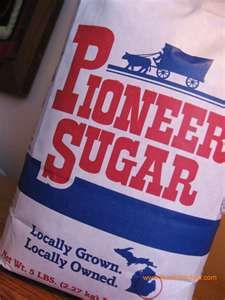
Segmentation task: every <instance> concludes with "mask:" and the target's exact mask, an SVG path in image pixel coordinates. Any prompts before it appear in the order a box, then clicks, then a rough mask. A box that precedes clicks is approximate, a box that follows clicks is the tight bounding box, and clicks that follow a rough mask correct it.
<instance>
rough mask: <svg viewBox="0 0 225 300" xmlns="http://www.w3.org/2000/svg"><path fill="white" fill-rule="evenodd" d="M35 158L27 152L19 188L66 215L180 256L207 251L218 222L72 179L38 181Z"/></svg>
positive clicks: (38, 166)
mask: <svg viewBox="0 0 225 300" xmlns="http://www.w3.org/2000/svg"><path fill="white" fill-rule="evenodd" d="M40 165H41V164H40V162H39V161H38V160H36V159H34V158H32V157H31V156H30V155H27V158H26V162H25V166H24V169H23V173H22V176H21V179H20V183H19V188H20V190H21V191H22V192H23V193H24V194H26V195H27V196H29V197H30V198H32V199H34V200H35V201H37V202H38V203H41V204H43V205H44V206H47V207H48V208H50V209H53V210H54V211H57V212H59V213H61V214H63V215H66V216H68V217H70V218H73V219H76V220H78V221H80V222H83V223H85V224H88V225H90V226H93V227H95V228H98V229H101V230H104V231H106V232H108V233H111V234H114V235H118V236H120V237H122V238H125V239H128V240H131V241H134V242H136V243H139V244H143V245H145V246H149V247H153V248H157V249H161V250H166V251H169V252H174V253H180V254H185V255H194V256H203V255H205V254H207V253H208V251H209V248H210V245H211V243H212V239H213V236H214V234H215V232H216V229H217V227H218V225H219V221H211V220H207V219H203V218H197V217H193V216H189V215H186V214H183V213H178V212H175V211H171V210H169V209H165V208H162V207H158V206H155V205H152V204H148V203H145V202H143V201H140V200H136V199H134V198H131V197H128V196H125V195H123V194H120V193H117V192H114V191H111V190H108V189H106V188H103V187H100V186H98V185H95V184H92V183H90V182H87V181H85V180H83V179H80V178H76V179H75V181H74V183H73V185H72V186H71V187H69V188H67V189H56V188H53V187H51V186H50V185H48V184H45V183H43V182H41V181H39V180H37V179H36V178H37V174H38V172H39V170H40Z"/></svg>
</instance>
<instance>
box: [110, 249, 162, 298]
mask: <svg viewBox="0 0 225 300" xmlns="http://www.w3.org/2000/svg"><path fill="white" fill-rule="evenodd" d="M131 250H133V248H131V247H129V248H125V249H114V251H115V252H116V253H117V254H119V255H120V256H122V257H123V258H125V259H126V262H127V266H128V267H129V266H131V265H133V264H135V265H139V264H140V265H144V266H145V267H144V268H142V269H141V270H138V271H136V272H135V273H134V274H133V276H132V277H131V283H130V286H129V287H128V288H127V289H126V291H128V292H130V293H134V294H136V295H138V296H139V297H141V298H142V299H144V300H150V299H155V298H156V297H158V296H159V294H160V293H161V291H162V280H161V278H160V277H159V276H157V274H156V272H155V270H154V269H155V268H157V266H156V265H154V263H153V262H152V261H150V260H149V259H148V258H142V257H136V256H134V255H133V253H132V252H131Z"/></svg>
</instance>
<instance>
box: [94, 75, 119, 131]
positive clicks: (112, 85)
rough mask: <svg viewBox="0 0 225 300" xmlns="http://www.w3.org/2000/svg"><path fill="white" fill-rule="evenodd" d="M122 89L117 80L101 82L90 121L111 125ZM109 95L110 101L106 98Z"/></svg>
mask: <svg viewBox="0 0 225 300" xmlns="http://www.w3.org/2000/svg"><path fill="white" fill-rule="evenodd" d="M123 88H124V87H123V84H122V83H121V82H119V81H117V80H105V81H104V82H103V84H102V86H101V90H100V92H99V95H98V99H97V101H96V104H95V107H94V111H93V114H92V119H93V120H94V121H95V122H97V123H100V124H104V125H110V124H112V122H113V120H114V118H115V114H116V111H117V108H118V105H119V102H120V99H121V96H122V93H123ZM109 95H111V97H110V98H111V99H109V97H107V96H109ZM104 106H105V107H104Z"/></svg>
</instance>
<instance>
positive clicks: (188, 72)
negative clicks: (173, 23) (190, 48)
mask: <svg viewBox="0 0 225 300" xmlns="http://www.w3.org/2000/svg"><path fill="white" fill-rule="evenodd" d="M150 57H152V59H150ZM122 59H125V60H127V62H128V65H127V66H126V70H131V71H135V72H136V73H139V74H147V72H150V71H151V69H152V68H155V69H156V76H157V77H158V78H160V79H163V80H166V79H167V78H169V76H170V75H171V73H176V74H179V75H182V76H185V77H186V80H185V84H186V86H187V87H188V88H190V89H196V88H197V87H198V86H199V83H200V82H204V80H205V76H206V74H207V72H208V70H209V68H210V66H211V64H212V62H213V60H212V59H207V58H203V57H197V56H192V55H189V54H187V53H185V52H183V51H182V50H180V49H179V48H176V47H174V46H172V45H170V44H167V43H166V44H165V46H164V48H163V49H162V51H159V52H155V53H150V54H139V55H136V54H130V53H128V52H126V53H125V54H124V55H123V57H122ZM135 67H140V68H139V69H136V70H135Z"/></svg>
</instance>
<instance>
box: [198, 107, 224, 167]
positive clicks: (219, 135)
mask: <svg viewBox="0 0 225 300" xmlns="http://www.w3.org/2000/svg"><path fill="white" fill-rule="evenodd" d="M207 122H208V123H209V126H208V130H207V132H206V135H205V139H204V142H203V143H202V144H200V145H199V148H198V151H197V154H198V155H200V156H203V157H206V158H209V156H210V154H211V152H212V147H211V144H212V142H213V141H214V142H215V143H216V146H215V151H214V153H213V160H214V161H215V162H217V163H223V162H225V150H224V144H225V117H224V116H221V115H218V114H216V113H214V112H211V113H210V114H209V117H208V120H207Z"/></svg>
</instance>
